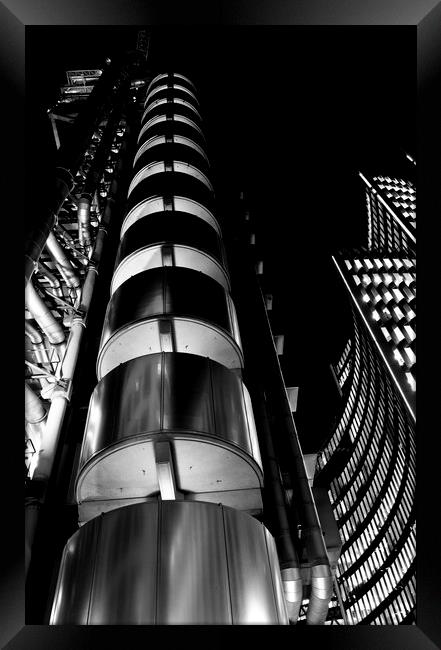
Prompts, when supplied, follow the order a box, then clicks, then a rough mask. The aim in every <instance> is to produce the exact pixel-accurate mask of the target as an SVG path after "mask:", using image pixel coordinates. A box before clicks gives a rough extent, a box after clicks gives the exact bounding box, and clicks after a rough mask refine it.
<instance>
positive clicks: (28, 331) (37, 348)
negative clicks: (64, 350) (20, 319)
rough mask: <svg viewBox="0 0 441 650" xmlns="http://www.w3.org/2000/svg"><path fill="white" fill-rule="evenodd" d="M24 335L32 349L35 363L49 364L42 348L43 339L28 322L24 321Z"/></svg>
mask: <svg viewBox="0 0 441 650" xmlns="http://www.w3.org/2000/svg"><path fill="white" fill-rule="evenodd" d="M25 335H26V336H27V337H28V338H29V340H30V341H31V343H32V348H33V351H34V354H35V357H36V359H37V361H38V362H39V363H49V355H48V353H47V350H46V348H45V346H44V342H43V337H42V336H41V334H40V332H39V331H38V330H37V329H36V328H35V327H34V326H33V325H31V323H30V322H29V321H28V320H26V321H25Z"/></svg>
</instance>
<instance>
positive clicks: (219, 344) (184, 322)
mask: <svg viewBox="0 0 441 650" xmlns="http://www.w3.org/2000/svg"><path fill="white" fill-rule="evenodd" d="M164 320H166V321H167V322H168V323H170V326H171V329H172V339H171V341H169V340H166V341H165V342H164V340H163V339H162V338H161V335H160V328H161V324H162V323H163V322H164ZM170 344H171V345H172V347H173V350H174V351H175V352H182V353H185V354H195V355H198V356H201V357H207V358H210V359H212V360H213V361H217V362H218V363H220V364H222V365H223V366H225V367H226V368H235V369H238V368H242V367H243V354H242V350H241V348H240V347H239V345H238V343H237V342H236V341H235V340H234V339H233V338H232V336H231V335H230V334H228V333H227V332H226V331H223V330H221V329H220V328H219V327H216V326H215V325H212V324H209V323H206V322H202V321H199V320H197V319H195V318H180V317H177V316H171V317H170V318H166V319H164V318H161V317H160V318H155V317H153V318H151V319H146V320H141V321H138V322H135V323H132V324H130V325H127V326H126V327H123V328H121V329H120V330H118V331H117V332H115V333H114V334H113V335H112V337H111V338H110V339H109V340H108V341H107V342H106V343H105V344H104V345H103V347H102V348H101V350H100V354H99V356H98V360H97V376H98V379H101V378H102V377H104V375H106V374H107V373H108V372H110V371H111V370H113V368H116V366H118V365H120V364H121V363H125V362H126V361H129V360H130V359H135V358H136V357H140V356H143V355H144V354H154V353H157V352H161V351H164V352H169V351H170Z"/></svg>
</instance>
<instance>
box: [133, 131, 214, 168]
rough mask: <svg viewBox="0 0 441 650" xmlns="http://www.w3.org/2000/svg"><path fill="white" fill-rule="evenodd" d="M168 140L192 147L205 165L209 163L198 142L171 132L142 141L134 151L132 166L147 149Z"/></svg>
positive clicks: (134, 165)
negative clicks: (167, 134)
mask: <svg viewBox="0 0 441 650" xmlns="http://www.w3.org/2000/svg"><path fill="white" fill-rule="evenodd" d="M170 141H171V142H172V143H174V144H179V145H184V146H186V147H189V148H190V149H194V150H195V151H197V152H198V154H199V155H200V156H201V157H202V158H203V159H204V161H205V163H206V165H207V167H209V165H210V163H209V160H208V158H207V154H206V153H205V151H204V150H203V148H202V147H201V146H200V145H199V144H197V143H196V142H195V141H194V140H193V139H191V138H189V137H186V136H182V135H175V134H173V133H172V134H171V135H170V136H168V137H167V136H166V135H162V134H160V135H154V136H153V137H151V138H149V139H148V140H146V141H145V142H143V143H142V145H141V146H140V147H139V149H138V151H137V152H136V155H135V158H134V159H133V167H134V168H135V167H136V162H137V161H138V160H139V158H140V157H141V156H142V155H143V154H144V153H145V152H146V151H149V150H150V149H154V148H155V147H157V146H158V145H163V144H166V143H167V142H170Z"/></svg>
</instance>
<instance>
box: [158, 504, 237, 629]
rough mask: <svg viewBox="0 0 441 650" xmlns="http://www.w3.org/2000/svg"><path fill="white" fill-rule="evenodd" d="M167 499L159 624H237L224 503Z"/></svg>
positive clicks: (163, 511)
mask: <svg viewBox="0 0 441 650" xmlns="http://www.w3.org/2000/svg"><path fill="white" fill-rule="evenodd" d="M195 505H196V504H195V503H191V502H188V503H187V502H185V501H184V502H168V503H163V504H162V513H161V514H162V517H161V548H160V558H159V566H160V569H159V576H158V617H157V620H156V623H158V624H160V625H161V624H162V625H167V624H181V625H185V624H188V623H191V624H193V625H203V624H204V623H205V624H206V623H210V624H218V625H221V624H225V623H231V621H232V616H231V604H230V597H229V575H228V568H227V563H226V553H225V540H224V526H223V521H222V516H220V515H222V511H221V509H220V508H219V506H213V505H211V506H208V505H207V504H205V503H198V504H197V505H196V508H195V507H194V506H195Z"/></svg>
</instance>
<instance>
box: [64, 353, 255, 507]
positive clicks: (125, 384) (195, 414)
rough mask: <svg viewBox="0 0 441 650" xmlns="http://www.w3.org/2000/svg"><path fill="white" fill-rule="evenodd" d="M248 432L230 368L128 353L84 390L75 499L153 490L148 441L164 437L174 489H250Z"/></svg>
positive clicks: (238, 384) (184, 357)
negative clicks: (87, 393) (171, 452)
mask: <svg viewBox="0 0 441 650" xmlns="http://www.w3.org/2000/svg"><path fill="white" fill-rule="evenodd" d="M245 390H246V389H245ZM146 396H148V399H146ZM228 404H230V405H231V406H230V409H229V410H228V408H227V406H228ZM222 409H223V410H222ZM251 433H253V432H250V427H249V421H248V418H247V416H246V405H245V402H244V386H243V384H242V381H241V379H240V378H239V377H237V376H236V375H235V374H234V373H232V372H231V371H229V370H227V369H225V368H223V367H222V366H220V365H219V364H217V363H216V362H212V361H210V360H209V359H206V358H203V357H199V356H195V355H191V354H182V353H162V354H161V353H159V354H158V353H157V354H149V355H145V356H143V357H138V358H136V359H132V360H131V361H128V362H126V363H123V364H121V365H120V366H118V367H117V368H115V369H114V370H112V371H111V372H109V373H108V374H107V375H105V377H103V378H102V379H101V380H100V382H99V383H98V385H97V386H96V388H95V390H94V392H93V394H92V398H91V401H90V405H89V412H88V418H87V423H86V432H85V436H84V440H83V445H82V449H81V457H80V462H79V474H78V478H77V484H76V485H77V488H76V489H77V499H78V501H79V502H82V501H84V500H89V499H106V498H108V499H117V498H119V499H127V498H130V497H132V498H140V497H142V496H149V495H151V494H153V493H156V492H157V491H158V489H159V488H158V479H157V475H156V469H155V456H154V450H153V443H154V441H155V440H157V439H159V438H161V437H162V438H164V435H167V439H168V440H170V441H171V442H172V443H173V450H174V458H175V472H176V480H177V484H178V489H180V490H184V491H189V492H200V493H202V492H210V491H211V492H222V491H231V490H240V489H243V490H246V489H258V488H259V487H260V484H261V479H262V474H261V469H260V454H258V453H257V454H256V453H255V452H256V449H255V447H254V446H253V444H252V443H251ZM218 500H219V501H222V498H221V497H219V498H218Z"/></svg>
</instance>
